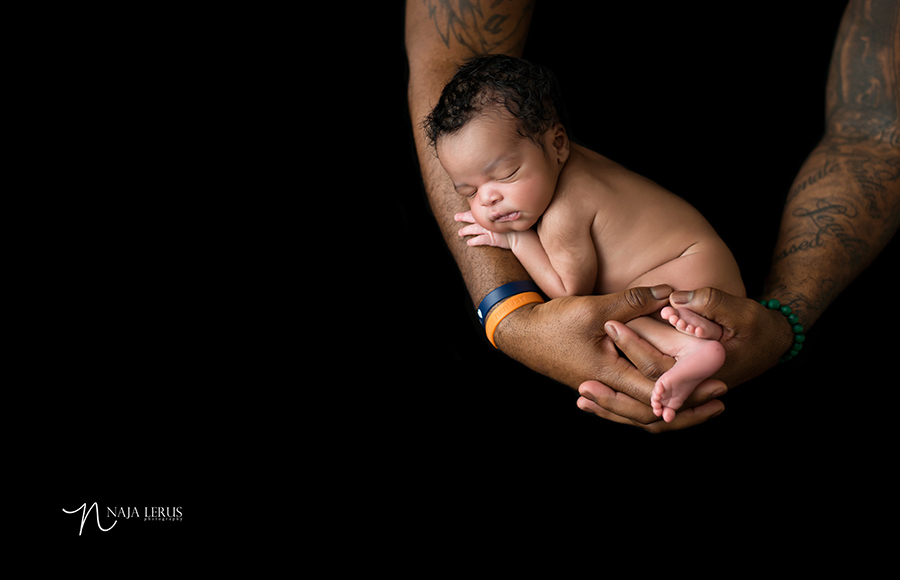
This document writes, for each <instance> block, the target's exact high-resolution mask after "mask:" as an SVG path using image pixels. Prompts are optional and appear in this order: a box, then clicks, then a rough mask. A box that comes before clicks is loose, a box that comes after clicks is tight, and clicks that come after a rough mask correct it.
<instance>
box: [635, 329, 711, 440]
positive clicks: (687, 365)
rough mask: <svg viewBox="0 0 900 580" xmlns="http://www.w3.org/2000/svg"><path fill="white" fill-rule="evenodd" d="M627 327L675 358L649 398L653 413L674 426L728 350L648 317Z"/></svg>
mask: <svg viewBox="0 0 900 580" xmlns="http://www.w3.org/2000/svg"><path fill="white" fill-rule="evenodd" d="M628 327H629V328H631V329H632V330H634V331H635V332H637V333H638V334H639V335H640V336H641V337H642V338H643V339H644V340H646V341H647V342H649V343H650V344H652V345H653V346H655V347H656V348H657V349H658V350H659V351H661V352H664V353H666V354H669V355H672V356H673V357H675V361H676V362H675V365H674V366H673V367H672V368H670V369H669V370H668V371H666V372H665V373H663V375H662V376H661V377H659V379H658V380H657V381H656V385H655V386H654V388H653V393H652V395H651V396H650V405H651V406H652V407H653V413H654V414H655V415H656V416H657V417H659V416H662V418H663V419H664V420H665V421H666V422H667V423H668V422H671V421H672V419H674V418H675V411H677V410H678V409H680V408H681V406H682V405H683V404H684V402H685V401H686V400H687V398H688V397H689V396H690V394H691V393H693V392H694V389H695V388H696V387H697V385H699V384H700V383H701V382H703V381H704V380H705V379H707V378H709V377H710V376H711V375H712V374H713V373H714V372H716V371H717V370H719V368H720V367H721V366H722V363H724V362H725V348H724V347H723V346H722V345H721V343H719V342H718V341H716V340H704V339H700V338H696V337H695V336H692V335H689V334H684V333H682V332H680V331H678V330H676V329H675V328H674V327H672V326H669V325H668V324H666V323H664V322H661V321H658V320H656V319H654V318H650V317H647V316H643V317H641V318H637V319H635V320H632V321H631V322H629V323H628Z"/></svg>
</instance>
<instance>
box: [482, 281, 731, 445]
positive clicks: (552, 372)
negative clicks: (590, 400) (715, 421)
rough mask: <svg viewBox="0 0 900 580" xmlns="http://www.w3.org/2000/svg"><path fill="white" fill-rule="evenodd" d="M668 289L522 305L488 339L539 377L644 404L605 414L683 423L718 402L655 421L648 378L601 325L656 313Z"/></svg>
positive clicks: (615, 417)
mask: <svg viewBox="0 0 900 580" xmlns="http://www.w3.org/2000/svg"><path fill="white" fill-rule="evenodd" d="M671 292H672V289H671V288H670V287H669V286H665V285H661V286H655V287H653V288H630V289H628V290H625V291H623V292H618V293H616V294H609V295H605V296H568V297H565V298H559V299H556V300H551V301H550V302H547V303H546V304H538V305H527V306H524V307H522V308H519V309H518V310H515V311H513V312H512V313H511V314H510V315H509V316H507V317H506V318H505V319H504V320H503V321H502V322H501V323H500V324H499V326H498V327H497V330H496V333H495V334H494V339H495V341H496V342H497V346H498V348H499V349H500V350H502V351H503V352H504V353H506V354H507V355H509V356H510V357H512V358H514V359H515V360H517V361H519V362H521V363H522V364H524V365H526V366H528V367H529V368H531V369H533V370H535V371H537V372H539V373H541V374H543V375H546V376H549V377H551V378H553V379H555V380H557V381H559V382H561V383H564V384H567V385H569V386H571V387H573V388H578V386H579V385H581V384H582V383H584V382H585V381H587V380H589V379H593V380H594V381H600V382H599V383H596V384H598V385H602V386H604V387H605V388H610V389H613V390H614V394H613V395H612V398H613V399H616V400H617V401H619V402H625V401H627V400H628V399H630V400H634V401H643V403H640V404H642V405H644V407H646V409H645V410H643V409H642V410H639V411H637V412H636V416H635V417H631V416H628V417H623V416H619V415H617V414H616V412H615V411H612V412H611V414H610V415H608V416H606V417H605V418H608V419H611V420H615V421H617V422H629V423H633V424H639V425H642V426H646V425H649V424H651V423H653V424H657V423H658V425H656V426H655V427H653V428H652V429H650V430H666V429H678V428H683V427H688V426H690V425H695V424H697V423H700V422H702V421H705V420H706V419H708V418H709V417H710V416H712V415H713V414H715V413H717V412H719V411H721V403H719V402H718V401H714V402H713V405H703V406H700V407H696V408H694V409H693V410H692V411H687V412H685V411H683V412H681V413H679V415H683V417H681V418H679V417H676V420H675V421H673V422H672V423H664V422H662V421H660V420H659V418H658V417H656V416H655V415H653V411H652V409H651V408H650V406H649V401H650V393H651V392H652V390H653V385H654V380H651V379H648V378H647V377H646V376H644V374H643V373H642V372H641V371H640V370H638V368H636V367H635V366H633V365H632V364H631V363H630V362H628V360H627V359H625V358H622V357H621V356H619V354H618V353H617V352H616V343H614V342H613V340H612V339H611V338H610V337H609V336H608V335H607V331H606V329H605V325H606V323H607V322H608V321H611V320H613V321H619V322H627V321H629V320H632V319H634V318H637V317H639V316H643V315H646V314H651V313H653V312H656V311H658V310H659V309H660V308H662V307H663V306H665V305H666V303H667V298H668V296H669V294H670V293H671ZM622 326H624V325H622ZM626 346H627V345H626ZM648 346H649V345H648ZM630 350H634V348H630ZM716 386H720V385H716ZM704 387H705V390H704V391H703V393H706V395H707V397H708V393H709V386H708V385H704ZM699 390H700V389H699V388H698V391H699ZM699 396H700V395H698V397H699ZM644 403H646V404H644ZM626 405H627V403H626ZM612 407H613V408H614V409H615V410H621V409H620V408H619V407H616V406H615V405H612ZM629 409H630V407H629ZM598 414H599V413H598ZM600 416H604V415H603V414H601V415H600Z"/></svg>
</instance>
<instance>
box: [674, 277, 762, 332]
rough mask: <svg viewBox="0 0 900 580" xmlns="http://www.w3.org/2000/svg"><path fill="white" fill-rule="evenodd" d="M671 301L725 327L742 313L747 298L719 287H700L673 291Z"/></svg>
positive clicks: (676, 306)
mask: <svg viewBox="0 0 900 580" xmlns="http://www.w3.org/2000/svg"><path fill="white" fill-rule="evenodd" d="M669 303H670V304H671V305H672V306H673V307H674V308H676V309H677V308H688V309H690V310H692V311H693V312H696V313H697V314H699V315H700V316H702V317H704V318H706V319H708V320H712V321H713V322H716V323H718V324H721V325H722V326H725V327H731V326H732V324H733V322H734V320H733V318H734V316H735V314H736V313H742V311H743V309H744V308H745V307H746V304H747V300H745V299H744V298H740V297H738V296H734V295H732V294H729V293H727V292H723V291H722V290H719V289H718V288H709V287H707V288H698V289H697V290H679V291H677V292H672V294H671V295H670V296H669Z"/></svg>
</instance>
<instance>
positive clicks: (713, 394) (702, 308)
mask: <svg viewBox="0 0 900 580" xmlns="http://www.w3.org/2000/svg"><path fill="white" fill-rule="evenodd" d="M669 302H670V303H671V304H672V306H674V307H675V308H678V307H687V308H690V309H691V310H693V311H694V312H696V313H697V314H700V315H702V316H704V317H706V318H708V319H709V320H712V321H713V322H716V323H718V324H720V325H721V326H722V328H723V331H724V333H723V335H722V338H721V339H720V342H721V343H722V345H723V346H724V347H725V353H726V355H725V364H724V365H722V368H721V369H719V371H718V372H716V374H715V375H714V376H713V379H718V380H707V381H704V382H703V383H701V384H700V385H699V386H698V387H697V389H696V390H695V391H694V393H693V394H692V395H691V397H690V398H689V399H688V402H687V403H686V405H685V407H688V406H690V405H692V404H693V405H698V404H699V405H700V406H698V407H694V408H692V409H685V408H683V409H682V410H681V411H679V412H678V414H677V415H676V416H675V421H673V423H672V424H659V423H650V424H645V422H644V419H645V418H646V417H647V413H648V412H649V407H648V406H647V405H645V404H643V403H642V401H641V400H636V399H635V398H634V397H631V396H628V395H626V394H624V393H621V392H617V389H614V388H610V386H611V385H610V386H607V385H604V384H602V383H599V382H597V381H586V382H584V383H583V384H582V385H581V386H580V387H579V390H578V391H579V393H580V394H581V395H582V396H581V398H580V399H579V400H578V406H579V407H580V408H581V409H583V410H585V411H590V412H592V413H594V414H595V415H597V416H598V417H602V418H604V419H609V420H611V421H616V422H619V423H631V424H635V425H640V426H642V427H644V428H645V429H647V430H648V431H653V432H656V431H660V430H663V429H665V428H666V427H668V428H680V427H681V426H689V425H694V424H697V423H699V422H702V421H705V420H706V419H708V418H710V417H713V416H715V415H716V414H718V413H721V412H722V410H723V409H724V405H723V404H722V403H721V402H720V401H717V400H715V399H716V398H717V397H719V396H721V395H723V394H724V393H726V392H727V391H728V389H731V388H734V387H736V386H738V385H739V384H741V383H743V382H746V381H748V380H750V379H752V378H753V377H756V376H757V375H759V374H761V373H763V372H764V371H766V370H768V369H770V368H772V367H773V366H775V364H777V362H778V359H779V358H780V357H781V356H782V355H783V354H784V353H785V352H787V350H788V348H790V345H791V344H792V343H793V332H792V331H791V329H790V324H788V323H787V321H786V318H785V317H784V316H783V315H781V314H780V313H778V312H775V311H774V310H769V309H768V308H766V307H764V306H761V305H760V304H759V303H758V302H756V301H755V300H751V299H747V298H741V297H738V296H734V295H732V294H728V293H727V292H723V291H721V290H718V289H716V288H701V289H698V290H693V291H678V292H673V293H672V295H671V296H670V297H669ZM607 334H608V335H609V336H611V337H615V343H616V346H618V347H619V349H621V350H622V352H624V353H625V355H626V356H627V357H628V358H629V359H630V360H631V361H632V362H633V363H634V364H635V366H636V367H637V369H640V371H641V372H642V373H644V374H645V375H646V376H647V377H648V378H650V379H656V378H657V377H659V376H660V375H661V374H662V373H664V372H665V371H666V370H668V368H669V367H671V366H672V364H673V363H674V361H673V359H672V358H671V357H669V356H667V355H664V354H662V353H660V352H659V351H657V350H656V349H655V348H653V347H652V346H651V345H650V344H649V343H647V342H646V341H645V340H644V339H642V338H640V337H639V336H638V335H637V334H635V332H634V331H633V330H631V329H630V328H628V327H627V326H625V325H624V324H619V323H616V322H610V323H607Z"/></svg>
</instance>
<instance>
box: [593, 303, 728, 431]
mask: <svg viewBox="0 0 900 580" xmlns="http://www.w3.org/2000/svg"><path fill="white" fill-rule="evenodd" d="M605 328H606V334H607V336H608V337H610V338H611V339H612V340H614V341H615V345H616V346H617V347H618V348H619V349H620V350H621V351H622V352H623V353H625V356H627V357H628V359H629V360H630V361H631V362H632V363H633V364H634V365H635V368H636V369H637V370H638V371H639V372H640V373H641V374H642V375H644V376H646V377H647V379H649V380H650V381H651V382H650V383H649V384H650V386H651V389H652V385H653V382H652V381H655V380H656V379H657V378H659V376H660V375H662V374H663V373H664V372H666V371H667V370H669V368H671V366H672V365H673V364H675V359H673V358H672V357H671V356H669V355H667V354H663V353H661V352H659V351H658V350H656V348H655V347H653V346H652V345H650V343H648V342H647V341H645V340H644V339H643V338H641V337H640V336H638V335H637V334H636V333H635V332H634V331H633V330H631V329H630V328H628V327H627V326H626V325H624V324H622V323H620V322H614V321H610V322H607V323H606V327H605ZM726 391H727V388H726V386H725V384H724V383H723V382H722V381H719V380H715V379H707V380H705V381H703V382H702V383H700V384H699V385H698V386H697V388H696V389H695V390H694V392H693V393H692V394H691V396H690V397H689V398H688V400H687V401H685V404H684V406H683V407H682V408H681V409H680V410H679V411H678V413H677V414H676V415H675V419H674V420H673V421H672V422H670V423H666V422H664V421H660V420H659V417H656V416H655V415H654V414H653V410H652V409H651V407H650V405H649V400H650V391H644V392H639V393H637V396H633V395H629V394H626V393H623V392H618V391H617V390H616V389H613V388H610V387H609V386H607V385H604V384H603V383H601V382H599V381H595V380H590V381H585V382H584V383H582V384H581V386H579V388H578V392H579V393H580V394H581V397H580V398H579V399H578V403H577V404H578V407H579V408H580V409H581V410H583V411H587V412H590V413H594V414H595V415H597V416H598V417H601V418H603V419H607V420H610V421H614V422H616V423H624V424H630V425H635V426H638V427H641V428H643V429H645V430H646V431H649V432H651V433H659V432H662V431H671V430H676V429H683V428H685V427H690V426H693V425H697V424H699V423H702V422H704V421H707V420H709V419H711V418H712V417H715V416H716V415H718V414H719V413H721V412H722V411H723V410H724V408H725V405H724V404H723V403H722V402H721V401H718V400H716V398H717V397H719V396H720V395H722V394H724V393H725V392H726Z"/></svg>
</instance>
